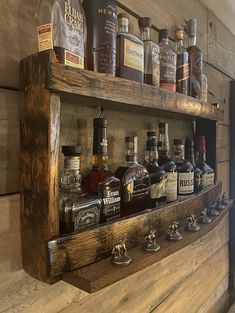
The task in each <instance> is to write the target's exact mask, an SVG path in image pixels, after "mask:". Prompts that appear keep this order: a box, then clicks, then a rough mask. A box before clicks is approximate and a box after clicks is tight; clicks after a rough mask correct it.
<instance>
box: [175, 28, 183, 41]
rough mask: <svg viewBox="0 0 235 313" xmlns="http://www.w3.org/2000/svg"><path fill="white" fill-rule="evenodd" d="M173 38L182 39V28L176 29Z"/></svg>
mask: <svg viewBox="0 0 235 313" xmlns="http://www.w3.org/2000/svg"><path fill="white" fill-rule="evenodd" d="M175 39H176V40H183V39H184V30H183V29H176V31H175Z"/></svg>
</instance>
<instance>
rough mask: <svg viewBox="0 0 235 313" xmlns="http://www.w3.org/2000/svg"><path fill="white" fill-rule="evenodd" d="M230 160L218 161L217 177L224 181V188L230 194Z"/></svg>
mask: <svg viewBox="0 0 235 313" xmlns="http://www.w3.org/2000/svg"><path fill="white" fill-rule="evenodd" d="M229 173H230V171H229V162H218V163H217V179H218V180H219V181H221V182H222V186H223V190H224V191H225V192H226V193H227V195H229Z"/></svg>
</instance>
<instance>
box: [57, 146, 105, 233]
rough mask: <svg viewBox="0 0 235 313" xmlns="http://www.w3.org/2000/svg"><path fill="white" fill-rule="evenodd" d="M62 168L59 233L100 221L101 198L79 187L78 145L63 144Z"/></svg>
mask: <svg viewBox="0 0 235 313" xmlns="http://www.w3.org/2000/svg"><path fill="white" fill-rule="evenodd" d="M62 152H63V154H64V169H63V172H62V175H61V191H60V205H59V217H60V233H62V234H64V233H71V232H77V231H82V230H84V229H87V228H88V227H90V226H94V225H97V224H98V223H99V221H100V210H101V200H100V199H99V198H98V197H96V196H92V195H88V194H86V193H85V192H84V191H83V190H82V188H81V173H80V154H81V147H80V146H63V147H62Z"/></svg>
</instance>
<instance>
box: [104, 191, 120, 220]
mask: <svg viewBox="0 0 235 313" xmlns="http://www.w3.org/2000/svg"><path fill="white" fill-rule="evenodd" d="M120 201H121V196H120V188H118V187H115V188H108V189H105V190H104V191H103V209H102V212H101V215H102V216H101V218H102V220H103V221H110V220H112V219H115V218H118V217H119V216H120V210H121V207H120Z"/></svg>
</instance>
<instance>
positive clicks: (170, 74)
mask: <svg viewBox="0 0 235 313" xmlns="http://www.w3.org/2000/svg"><path fill="white" fill-rule="evenodd" d="M159 43H160V88H163V89H168V90H171V91H176V53H175V52H174V50H173V49H172V48H171V47H170V45H169V40H168V31H167V29H161V30H160V33H159Z"/></svg>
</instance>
